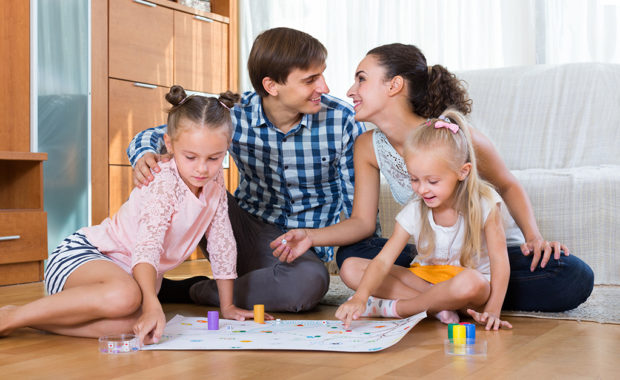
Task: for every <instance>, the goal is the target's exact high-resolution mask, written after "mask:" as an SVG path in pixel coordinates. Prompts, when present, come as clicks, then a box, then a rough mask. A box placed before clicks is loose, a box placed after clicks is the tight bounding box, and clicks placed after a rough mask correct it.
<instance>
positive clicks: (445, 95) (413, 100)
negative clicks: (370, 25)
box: [367, 43, 472, 118]
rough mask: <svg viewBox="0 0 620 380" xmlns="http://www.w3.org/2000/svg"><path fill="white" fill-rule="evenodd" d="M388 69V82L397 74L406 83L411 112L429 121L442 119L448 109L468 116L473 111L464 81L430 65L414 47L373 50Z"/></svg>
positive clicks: (372, 53)
mask: <svg viewBox="0 0 620 380" xmlns="http://www.w3.org/2000/svg"><path fill="white" fill-rule="evenodd" d="M367 55H373V56H375V57H377V60H378V61H379V64H380V65H381V66H383V67H384V68H385V70H386V77H387V79H388V80H389V79H392V78H394V77H395V76H397V75H400V76H401V77H403V79H404V80H405V81H406V83H407V88H408V98H409V104H410V105H411V109H412V111H413V112H415V113H416V114H418V115H420V116H422V117H426V118H436V117H439V116H440V115H441V114H442V113H443V111H445V110H446V109H447V108H448V107H451V108H454V109H456V110H457V111H459V112H461V113H462V114H463V115H467V114H468V113H470V112H471V104H472V101H471V99H469V95H468V94H467V90H466V89H465V86H464V85H463V83H464V82H463V81H461V80H459V79H458V78H457V77H456V75H454V74H452V73H451V72H450V71H448V69H446V68H445V67H443V66H441V65H433V66H427V64H426V57H424V54H422V51H420V49H418V48H417V47H416V46H414V45H405V44H399V43H394V44H388V45H382V46H378V47H376V48H374V49H372V50H370V51H369V52H368V53H367Z"/></svg>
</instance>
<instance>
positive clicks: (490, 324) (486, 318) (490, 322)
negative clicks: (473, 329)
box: [467, 309, 512, 330]
mask: <svg viewBox="0 0 620 380" xmlns="http://www.w3.org/2000/svg"><path fill="white" fill-rule="evenodd" d="M467 314H469V315H471V316H472V318H474V321H476V322H477V323H478V324H480V325H485V330H491V329H493V330H499V328H500V327H503V328H508V329H511V328H512V325H511V324H510V323H509V322H507V321H502V320H501V319H500V318H499V313H497V314H495V313H491V312H489V311H485V312H483V313H478V312H477V311H476V310H472V309H467Z"/></svg>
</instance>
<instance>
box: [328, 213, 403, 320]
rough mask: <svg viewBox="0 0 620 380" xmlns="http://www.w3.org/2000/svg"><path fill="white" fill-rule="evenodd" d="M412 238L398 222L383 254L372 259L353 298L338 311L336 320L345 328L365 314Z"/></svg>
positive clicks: (380, 253) (382, 251)
mask: <svg viewBox="0 0 620 380" xmlns="http://www.w3.org/2000/svg"><path fill="white" fill-rule="evenodd" d="M410 237H411V235H409V233H408V232H407V231H405V229H404V228H403V227H401V225H400V224H399V223H398V222H396V224H395V226H394V233H393V234H392V236H390V238H389V239H388V241H387V243H385V246H384V247H383V249H382V250H381V252H379V254H378V255H377V256H376V257H375V258H374V259H372V261H371V262H370V264H369V265H368V267H367V268H366V271H365V272H364V275H363V276H362V281H361V282H360V286H359V287H358V289H357V291H356V292H355V294H354V295H353V297H351V299H350V300H348V301H347V302H345V303H344V304H342V305H340V307H339V308H338V310H337V311H336V318H338V319H340V320H341V321H343V322H344V325H345V328H347V327H348V326H349V325H350V323H351V321H352V320H355V319H358V318H359V317H360V315H361V314H362V313H363V312H364V310H365V308H366V301H368V297H369V296H371V295H372V293H373V292H374V291H375V290H376V289H377V288H378V287H379V286H381V283H382V282H383V279H384V278H385V276H387V274H388V272H389V271H390V268H391V267H392V265H394V262H395V261H396V258H397V257H398V255H400V253H401V252H402V250H403V248H405V245H407V242H408V241H409V238H410Z"/></svg>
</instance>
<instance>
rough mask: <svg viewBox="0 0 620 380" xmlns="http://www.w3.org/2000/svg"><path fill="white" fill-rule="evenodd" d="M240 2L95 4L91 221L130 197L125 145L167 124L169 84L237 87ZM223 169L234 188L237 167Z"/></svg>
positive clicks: (110, 0) (122, 0)
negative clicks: (207, 8)
mask: <svg viewBox="0 0 620 380" xmlns="http://www.w3.org/2000/svg"><path fill="white" fill-rule="evenodd" d="M237 7H238V5H237V0H212V1H211V9H212V13H207V12H202V11H198V10H195V9H193V8H189V7H187V6H184V5H180V4H179V3H177V2H175V1H170V0H148V1H146V0H93V1H92V3H91V8H92V12H91V13H92V15H93V18H92V23H91V24H92V38H93V39H92V52H93V53H92V62H93V66H92V102H93V103H92V123H91V125H92V129H91V131H92V157H93V159H92V199H93V203H92V209H93V212H92V216H93V217H92V223H93V224H96V223H100V222H101V221H102V220H103V219H104V218H105V217H107V216H109V215H112V214H114V213H115V212H116V211H117V210H118V208H119V207H120V206H121V205H122V204H123V203H124V202H125V201H126V200H127V198H128V197H129V194H130V192H131V190H132V189H133V181H132V177H131V175H132V172H131V166H130V164H129V160H128V158H127V154H126V149H127V147H128V145H129V142H130V141H131V139H132V138H133V137H134V136H135V135H136V134H137V133H138V132H140V131H142V130H144V129H146V128H149V127H153V126H157V125H161V124H165V123H166V119H167V114H166V112H165V111H166V110H167V109H168V108H169V107H170V104H168V102H166V100H165V98H164V96H165V94H166V93H167V92H168V91H169V89H170V87H171V86H172V85H174V84H179V85H181V86H183V87H184V88H185V89H187V90H191V91H196V92H202V93H209V94H218V93H220V92H223V91H226V90H229V89H230V90H232V91H237V84H238V78H237V66H238V63H237V59H238V58H237V35H238V33H237V27H238V26H237V19H238V17H237ZM95 15H96V17H95ZM225 172H226V173H225V177H226V178H225V180H226V182H227V183H228V184H231V185H230V186H228V188H229V190H230V191H233V190H234V189H235V188H236V184H237V182H238V180H237V178H238V175H237V172H236V169H232V170H225Z"/></svg>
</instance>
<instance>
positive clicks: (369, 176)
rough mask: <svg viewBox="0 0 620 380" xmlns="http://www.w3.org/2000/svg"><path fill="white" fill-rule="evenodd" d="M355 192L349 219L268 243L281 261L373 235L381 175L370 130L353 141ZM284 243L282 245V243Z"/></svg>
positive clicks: (295, 232)
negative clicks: (314, 249)
mask: <svg viewBox="0 0 620 380" xmlns="http://www.w3.org/2000/svg"><path fill="white" fill-rule="evenodd" d="M354 152H355V153H354V155H353V158H354V168H355V190H354V197H353V211H352V213H351V217H350V218H348V219H345V220H343V221H341V222H339V223H336V224H333V225H331V226H327V227H323V228H317V229H299V230H291V231H289V232H287V233H285V234H283V235H281V236H279V237H278V238H276V239H275V240H274V241H273V242H271V248H273V249H274V255H275V256H276V257H279V258H280V261H288V262H292V261H293V260H295V259H296V258H297V257H299V256H300V255H302V254H303V253H304V252H306V251H307V250H308V249H310V248H311V247H321V246H343V245H348V244H353V243H356V242H358V241H360V240H362V239H364V238H367V237H369V236H371V235H372V234H373V233H374V232H375V228H376V222H377V213H378V210H379V186H380V175H379V167H378V164H377V159H376V157H375V151H374V149H373V146H372V131H368V132H365V133H364V134H362V135H361V136H359V137H358V138H357V140H355V150H354ZM283 239H285V240H286V244H282V240H283Z"/></svg>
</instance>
